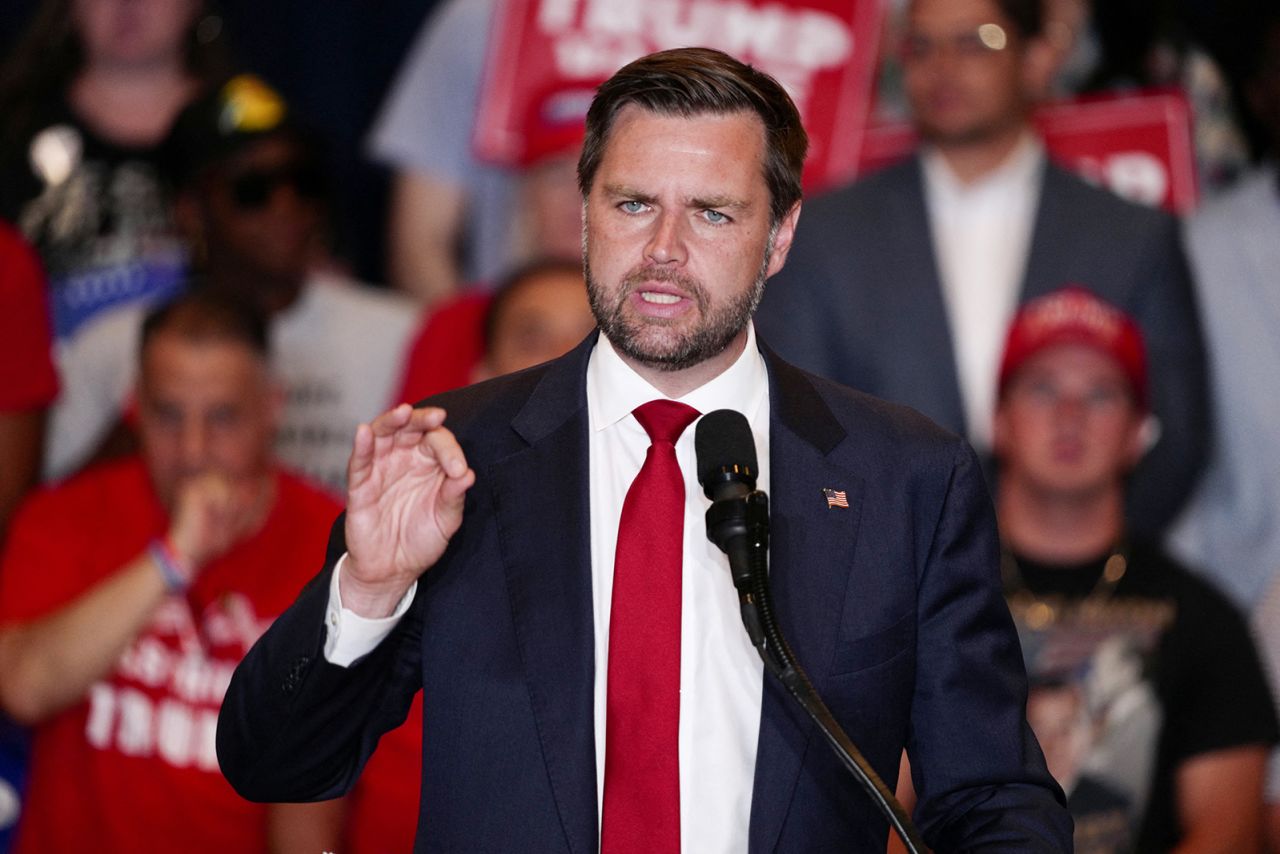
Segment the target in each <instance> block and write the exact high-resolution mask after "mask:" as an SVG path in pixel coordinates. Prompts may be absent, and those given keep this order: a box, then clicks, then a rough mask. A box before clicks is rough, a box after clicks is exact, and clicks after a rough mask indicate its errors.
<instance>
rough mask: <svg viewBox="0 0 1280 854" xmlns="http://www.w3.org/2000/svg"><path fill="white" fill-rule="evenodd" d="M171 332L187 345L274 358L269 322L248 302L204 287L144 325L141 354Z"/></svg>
mask: <svg viewBox="0 0 1280 854" xmlns="http://www.w3.org/2000/svg"><path fill="white" fill-rule="evenodd" d="M161 332H171V333H174V334H176V335H179V336H181V337H182V338H183V339H185V340H187V341H194V342H202V343H203V342H208V341H226V342H229V343H233V344H242V345H244V346H245V347H248V348H249V349H250V350H252V351H253V353H254V354H255V355H256V356H258V357H260V358H261V359H263V360H264V361H266V360H267V359H268V356H269V355H270V349H271V348H270V343H269V338H268V332H267V321H266V318H265V317H263V315H262V312H260V311H258V310H257V309H256V308H255V307H254V306H252V305H250V304H249V303H248V302H246V301H244V300H240V299H236V298H234V297H232V296H229V295H226V294H222V293H219V292H215V291H212V290H210V289H209V288H208V286H204V285H200V286H196V287H194V288H192V289H191V290H189V291H187V292H186V293H184V294H182V295H181V296H179V297H177V298H176V299H174V300H173V301H172V302H169V303H166V304H165V305H163V306H161V307H160V308H158V309H155V310H154V311H152V312H151V313H150V314H148V315H147V318H146V320H144V321H143V323H142V335H141V337H140V339H139V341H138V352H139V353H141V352H143V351H144V350H146V348H147V344H149V343H150V342H151V340H152V339H153V338H155V336H156V335H158V334H159V333H161Z"/></svg>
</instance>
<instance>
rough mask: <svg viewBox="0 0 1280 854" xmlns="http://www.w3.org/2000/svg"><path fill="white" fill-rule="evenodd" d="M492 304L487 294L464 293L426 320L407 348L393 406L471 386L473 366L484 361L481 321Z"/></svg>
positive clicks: (482, 326) (482, 323)
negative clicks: (398, 390)
mask: <svg viewBox="0 0 1280 854" xmlns="http://www.w3.org/2000/svg"><path fill="white" fill-rule="evenodd" d="M492 301H493V297H492V296H491V295H489V294H483V293H465V294H463V295H462V296H459V297H455V298H454V299H452V300H449V301H448V302H446V303H445V304H444V305H442V306H440V307H439V308H437V309H436V310H435V311H433V312H432V313H431V314H430V316H428V317H427V320H426V322H425V323H423V324H422V328H421V329H420V330H419V331H418V337H417V338H416V339H414V341H413V343H412V344H411V345H410V347H409V356H408V358H407V359H406V360H405V372H404V381H403V382H402V383H401V385H400V393H399V395H397V396H396V397H395V398H394V399H393V400H394V402H395V403H401V402H407V403H417V402H418V401H419V400H422V399H423V398H424V397H431V396H432V395H434V394H440V393H441V392H444V391H450V390H452V389H455V388H462V387H463V386H465V385H470V384H471V382H472V374H473V373H474V372H475V368H476V365H477V364H478V363H479V362H480V360H481V359H483V358H484V320H485V315H487V314H488V312H489V304H490V303H491V302H492Z"/></svg>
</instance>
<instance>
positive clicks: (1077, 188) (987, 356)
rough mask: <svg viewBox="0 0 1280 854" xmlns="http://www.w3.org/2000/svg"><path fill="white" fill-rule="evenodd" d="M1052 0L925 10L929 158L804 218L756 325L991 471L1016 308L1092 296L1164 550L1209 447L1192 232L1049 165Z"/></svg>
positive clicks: (910, 29) (917, 110)
mask: <svg viewBox="0 0 1280 854" xmlns="http://www.w3.org/2000/svg"><path fill="white" fill-rule="evenodd" d="M1043 5H1044V4H1043V0H912V2H911V3H910V4H909V7H908V9H907V13H906V14H907V18H906V28H905V34H904V39H903V46H902V52H901V57H902V69H903V82H904V84H905V90H906V95H907V99H908V101H909V103H910V106H911V110H912V118H913V122H914V124H915V128H916V131H917V133H918V135H919V136H920V139H921V141H922V146H921V148H920V150H919V152H918V153H917V154H916V155H915V156H914V157H912V158H910V159H908V160H906V161H905V162H902V163H900V164H897V165H894V166H891V167H889V168H887V169H884V170H882V171H880V172H878V173H876V174H873V175H869V176H867V177H866V178H864V179H862V180H860V181H858V182H856V183H854V184H852V185H850V186H848V187H844V188H842V189H839V190H836V191H833V192H831V193H828V194H827V195H825V196H821V197H819V198H817V199H815V200H813V201H812V202H810V203H809V204H808V205H806V212H805V222H806V228H805V229H802V230H801V233H800V234H799V235H798V236H797V239H796V242H795V245H794V246H793V247H792V251H791V255H790V259H789V263H788V264H787V268H786V270H784V271H783V272H782V273H781V274H780V275H779V277H778V280H777V281H775V282H774V284H773V287H771V288H770V289H769V293H768V295H767V296H766V298H765V299H764V302H763V303H762V304H761V306H760V312H759V315H758V317H757V323H758V326H759V329H760V331H761V334H762V335H764V336H765V337H766V338H767V339H768V340H769V342H770V343H771V344H772V346H774V347H776V348H777V350H778V352H779V353H780V354H781V355H782V356H783V357H784V358H786V359H790V360H792V361H794V362H795V363H796V364H797V365H799V366H800V367H802V368H805V369H807V370H810V371H813V372H815V373H817V374H820V375H822V376H824V377H828V378H830V379H833V380H836V381H837V382H841V383H844V384H846V385H850V386H852V387H854V388H857V389H860V390H862V391H865V392H868V393H870V394H874V395H876V396H878V397H883V398H885V399H887V400H892V401H894V402H897V403H905V404H907V405H908V406H911V407H914V408H915V409H918V410H919V411H921V412H923V413H924V414H925V415H927V416H929V417H930V418H932V419H933V420H935V421H937V422H938V423H939V424H941V425H942V426H944V427H946V428H948V429H950V430H954V431H956V432H958V433H961V434H963V435H964V436H965V437H966V438H968V439H969V440H970V441H971V442H972V443H973V445H974V447H975V448H977V449H978V451H979V452H980V453H982V454H983V455H984V457H985V456H986V455H987V454H989V452H990V450H991V413H992V412H994V411H995V377H996V373H997V368H998V360H999V356H1000V347H1001V344H1002V343H1003V335H1004V330H1005V329H1006V328H1007V327H1008V323H1009V321H1010V320H1011V319H1012V317H1013V312H1014V309H1015V308H1016V307H1017V306H1018V305H1019V304H1021V303H1025V302H1027V301H1029V300H1031V299H1034V298H1036V297H1038V296H1042V295H1044V294H1046V293H1049V292H1050V291H1054V290H1057V289H1058V288H1061V287H1063V286H1064V285H1068V284H1072V283H1077V284H1079V283H1084V284H1087V285H1088V286H1089V287H1090V288H1091V289H1093V290H1094V291H1096V292H1097V293H1098V294H1099V296H1101V297H1103V298H1104V299H1106V300H1107V301H1108V302H1111V303H1112V304H1114V305H1117V306H1120V307H1121V308H1123V309H1124V310H1125V311H1126V312H1128V313H1129V314H1131V315H1132V316H1133V317H1134V318H1136V319H1137V321H1138V323H1139V325H1140V326H1141V327H1142V331H1143V335H1144V337H1145V338H1146V340H1147V343H1148V347H1149V349H1150V353H1149V356H1150V360H1151V365H1152V372H1151V401H1152V407H1151V409H1152V415H1153V419H1152V421H1151V424H1150V426H1149V436H1150V439H1152V440H1154V444H1153V445H1152V447H1151V448H1150V449H1149V450H1148V452H1147V454H1146V456H1145V457H1144V459H1143V460H1142V462H1141V463H1140V464H1139V466H1138V468H1137V470H1136V471H1135V472H1134V474H1133V476H1132V479H1131V482H1130V485H1129V489H1128V495H1127V499H1128V507H1127V510H1128V516H1129V524H1130V527H1131V529H1132V530H1135V531H1138V532H1140V533H1143V534H1145V535H1148V536H1153V537H1154V536H1155V535H1157V534H1158V533H1160V531H1162V530H1163V528H1164V527H1165V526H1166V525H1167V524H1168V523H1169V521H1170V520H1171V519H1172V518H1173V516H1174V514H1175V513H1176V511H1177V510H1178V508H1179V506H1180V505H1181V504H1182V503H1183V501H1184V500H1185V499H1186V497H1187V495H1188V494H1189V492H1190V490H1191V487H1192V486H1193V485H1194V484H1195V481H1196V478H1197V477H1198V475H1199V472H1200V470H1201V468H1202V465H1203V462H1204V460H1205V457H1206V453H1207V448H1208V444H1209V422H1208V412H1209V408H1208V393H1207V385H1208V383H1207V379H1206V368H1205V355H1204V345H1203V341H1202V336H1201V330H1200V324H1199V321H1198V318H1197V313H1196V307H1195V300H1194V296H1193V294H1192V289H1191V281H1190V276H1189V274H1188V272H1187V265H1186V260H1185V258H1184V255H1183V251H1182V248H1181V244H1180V240H1179V236H1178V228H1177V223H1176V222H1175V220H1174V218H1173V217H1171V216H1169V215H1168V214H1166V213H1164V212H1162V211H1157V210H1152V209H1148V208H1145V207H1142V206H1139V205H1136V204H1131V203H1129V202H1125V201H1123V200H1121V199H1120V198H1119V197H1117V196H1115V195H1113V194H1111V193H1110V192H1107V191H1105V190H1102V189H1099V188H1097V187H1093V186H1091V185H1089V184H1087V183H1085V182H1084V181H1083V180H1081V179H1080V178H1078V177H1076V176H1075V175H1073V174H1071V173H1069V172H1067V171H1065V170H1063V169H1061V168H1060V167H1058V166H1056V165H1054V164H1053V163H1051V162H1049V161H1048V159H1047V158H1046V156H1045V152H1044V147H1043V145H1042V144H1041V142H1040V140H1039V138H1038V136H1037V135H1036V133H1035V131H1034V129H1033V127H1032V125H1031V123H1030V114H1031V110H1032V108H1033V107H1034V106H1035V103H1036V101H1037V98H1038V96H1039V95H1040V94H1041V93H1042V92H1043V91H1044V90H1045V88H1046V87H1047V83H1048V79H1049V77H1050V75H1051V72H1052V70H1053V51H1052V49H1051V46H1050V43H1049V41H1048V39H1047V38H1046V37H1045V35H1044V34H1043V32H1042V28H1043V24H1044V21H1043V9H1042V7H1043Z"/></svg>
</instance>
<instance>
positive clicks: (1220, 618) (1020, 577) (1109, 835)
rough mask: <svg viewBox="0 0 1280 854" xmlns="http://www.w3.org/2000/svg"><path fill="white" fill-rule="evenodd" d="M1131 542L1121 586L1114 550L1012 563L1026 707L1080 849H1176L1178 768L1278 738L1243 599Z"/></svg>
mask: <svg viewBox="0 0 1280 854" xmlns="http://www.w3.org/2000/svg"><path fill="white" fill-rule="evenodd" d="M1126 551H1127V566H1126V569H1125V572H1124V575H1123V576H1121V577H1120V578H1119V580H1118V581H1116V582H1115V583H1114V585H1112V584H1110V583H1109V582H1107V580H1106V579H1104V578H1103V571H1104V566H1105V564H1106V562H1107V560H1108V558H1109V557H1110V556H1111V555H1110V554H1107V555H1100V556H1098V558H1096V559H1095V560H1092V561H1089V562H1087V563H1084V564H1080V565H1076V566H1065V567H1064V566H1046V565H1043V564H1037V563H1035V562H1033V561H1029V560H1025V559H1022V558H1014V559H1013V564H1012V567H1007V568H1006V592H1007V593H1008V594H1009V602H1010V608H1011V610H1012V611H1013V613H1014V618H1015V620H1016V621H1017V623H1018V633H1019V637H1020V638H1021V640H1022V646H1023V655H1024V657H1025V659H1026V663H1027V673H1028V676H1029V678H1030V681H1031V695H1030V698H1029V700H1028V704H1027V715H1028V718H1029V719H1031V721H1032V726H1033V728H1035V729H1036V734H1037V736H1038V737H1040V740H1041V744H1042V746H1043V747H1044V748H1045V753H1046V756H1047V758H1048V759H1049V762H1050V770H1051V771H1052V772H1054V774H1055V776H1057V777H1058V778H1059V782H1060V783H1062V784H1063V788H1064V789H1065V790H1067V792H1068V806H1069V807H1070V808H1071V811H1072V815H1073V817H1074V818H1075V819H1076V851H1077V852H1078V854H1091V852H1112V851H1131V850H1132V851H1142V852H1148V851H1150V852H1155V851H1167V850H1168V849H1170V848H1172V847H1173V846H1175V845H1176V844H1177V843H1178V840H1179V838H1180V836H1181V830H1180V828H1179V825H1178V820H1177V806H1176V800H1175V791H1174V783H1175V775H1176V771H1177V769H1178V767H1179V766H1180V765H1181V764H1182V763H1183V762H1184V761H1185V760H1187V759H1190V758H1191V757H1194V756H1197V755H1199V754H1203V753H1207V752H1210V751H1217V750H1223V749H1227V748H1231V747H1239V746H1243V745H1251V744H1263V745H1271V744H1274V743H1275V742H1276V741H1277V739H1278V738H1280V732H1278V730H1277V723H1276V716H1275V710H1274V706H1273V705H1272V701H1271V696H1270V693H1269V691H1268V688H1267V683H1266V678H1265V677H1264V675H1263V671H1262V666H1261V664H1260V663H1259V660H1258V654H1257V651H1256V649H1255V647H1254V645H1253V641H1252V639H1251V638H1250V635H1249V631H1248V629H1247V627H1246V625H1245V622H1244V620H1243V618H1242V617H1241V616H1240V614H1239V613H1238V612H1237V611H1236V610H1235V608H1234V606H1232V605H1231V603H1230V602H1228V601H1227V599H1226V598H1225V597H1224V596H1223V595H1221V594H1220V593H1218V591H1217V590H1215V589H1214V588H1213V587H1212V586H1211V585H1210V584H1208V583H1207V582H1205V581H1203V580H1202V579H1199V578H1197V577H1196V576H1194V575H1192V574H1191V573H1190V572H1188V571H1187V570H1185V569H1183V568H1182V567H1180V566H1179V565H1177V564H1176V563H1174V562H1173V561H1172V560H1171V559H1170V558H1169V557H1168V556H1166V555H1165V554H1163V553H1162V552H1161V551H1159V550H1158V549H1154V548H1151V547H1149V546H1143V545H1141V544H1135V545H1134V546H1133V547H1132V548H1131V549H1128V550H1126ZM1010 569H1013V570H1014V571H1012V572H1011V571H1010ZM1135 840H1136V843H1135Z"/></svg>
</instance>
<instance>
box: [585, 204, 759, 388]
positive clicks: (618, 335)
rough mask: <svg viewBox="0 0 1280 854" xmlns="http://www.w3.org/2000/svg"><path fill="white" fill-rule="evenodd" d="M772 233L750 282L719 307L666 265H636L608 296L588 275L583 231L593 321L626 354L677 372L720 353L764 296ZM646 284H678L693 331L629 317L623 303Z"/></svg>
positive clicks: (699, 286)
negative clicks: (693, 316)
mask: <svg viewBox="0 0 1280 854" xmlns="http://www.w3.org/2000/svg"><path fill="white" fill-rule="evenodd" d="M776 233H777V228H776V227H775V228H771V229H770V230H769V240H768V242H767V243H766V244H765V249H764V258H763V259H762V260H761V262H760V268H759V269H758V270H757V271H756V277H755V280H754V281H753V282H752V283H751V286H750V287H749V288H747V289H746V290H745V291H743V292H741V293H738V294H734V295H733V296H732V297H730V298H729V299H727V300H726V301H725V302H724V303H722V304H721V305H718V306H716V305H712V302H711V297H710V295H709V294H708V293H707V289H706V287H705V286H704V285H703V284H702V282H700V281H698V280H697V279H695V278H693V277H692V276H687V275H685V274H684V273H681V272H679V271H677V270H672V269H669V268H666V267H638V268H636V269H634V270H632V271H631V272H629V273H627V275H626V276H624V277H623V279H622V282H621V283H620V285H619V287H618V289H617V291H616V292H614V293H612V294H611V293H610V292H609V291H608V289H607V288H605V287H604V286H602V285H601V284H600V283H599V282H598V281H596V279H595V277H594V276H592V274H591V256H590V253H589V252H588V247H587V241H586V235H585V233H584V235H583V247H582V249H583V252H582V256H583V259H584V262H583V269H584V272H585V273H586V280H587V298H588V300H589V301H590V303H591V313H592V314H594V315H595V318H596V324H597V325H598V326H599V327H600V331H601V332H603V333H604V335H605V337H606V338H608V339H609V342H610V343H611V344H613V346H614V347H615V348H616V349H617V350H618V351H619V352H620V353H622V354H623V355H624V356H627V357H628V358H631V359H634V360H635V361H637V362H639V363H641V364H643V365H646V366H648V367H651V368H656V369H658V370H662V371H679V370H683V369H685V368H691V367H693V366H694V365H698V364H701V363H702V362H705V361H706V360H708V359H710V358H712V357H714V356H718V355H720V354H721V353H723V352H724V351H725V349H726V348H728V346H729V344H731V343H732V342H733V339H734V338H736V337H737V336H738V334H739V333H741V332H742V330H744V329H746V328H747V324H748V323H750V322H751V316H752V315H753V314H755V311H756V307H757V306H758V305H759V304H760V298H761V297H762V296H764V282H765V279H766V278H768V268H769V260H770V258H772V257H773V239H774V236H775V234H776ZM646 282H666V283H668V284H671V285H675V286H676V287H677V288H679V289H680V291H681V293H682V294H683V295H684V297H685V298H687V299H689V300H691V301H692V302H693V303H694V305H695V306H696V307H697V310H696V313H697V316H698V318H699V320H698V322H697V325H696V326H695V327H694V328H693V329H688V330H681V329H680V328H679V324H680V323H682V322H683V319H682V318H674V319H667V318H660V317H635V316H629V315H628V313H627V304H628V302H629V300H630V297H631V295H632V294H633V293H635V291H636V290H638V289H639V288H640V287H642V286H643V285H644V284H645V283H646Z"/></svg>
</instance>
